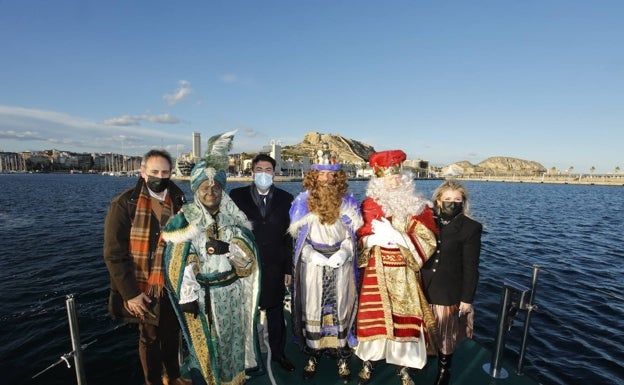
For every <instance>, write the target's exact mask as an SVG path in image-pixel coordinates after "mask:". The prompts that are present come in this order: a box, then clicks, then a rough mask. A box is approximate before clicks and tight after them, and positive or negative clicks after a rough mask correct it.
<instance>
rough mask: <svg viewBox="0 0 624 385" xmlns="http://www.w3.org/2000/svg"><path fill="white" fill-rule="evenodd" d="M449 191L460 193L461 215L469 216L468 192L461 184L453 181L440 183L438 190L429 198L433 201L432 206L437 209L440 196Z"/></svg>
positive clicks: (448, 180)
mask: <svg viewBox="0 0 624 385" xmlns="http://www.w3.org/2000/svg"><path fill="white" fill-rule="evenodd" d="M449 190H454V191H459V192H460V193H461V195H462V198H463V201H464V211H463V213H464V215H465V216H470V202H469V201H468V190H467V189H466V186H464V185H463V184H462V183H460V182H459V181H457V180H455V179H447V180H445V181H444V182H442V184H441V185H439V186H438V188H436V189H435V191H434V192H433V196H432V198H431V199H432V200H433V204H434V205H435V206H436V207H437V206H438V201H439V200H440V199H441V198H442V194H444V193H445V192H446V191H449Z"/></svg>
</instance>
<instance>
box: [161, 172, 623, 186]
mask: <svg viewBox="0 0 624 385" xmlns="http://www.w3.org/2000/svg"><path fill="white" fill-rule="evenodd" d="M172 179H173V180H179V181H188V180H189V179H190V177H188V176H176V177H173V178H172ZM368 179H369V178H349V181H358V180H368ZM415 179H416V180H446V179H457V180H459V181H471V182H499V183H536V184H570V185H587V186H624V175H609V176H606V175H603V176H587V175H578V176H576V175H575V176H561V175H557V176H543V177H541V176H509V175H505V176H455V177H446V178H444V177H440V178H415ZM227 181H228V182H252V181H253V178H252V177H249V176H230V177H228V178H227ZM301 181H303V178H301V177H289V176H276V177H275V182H301Z"/></svg>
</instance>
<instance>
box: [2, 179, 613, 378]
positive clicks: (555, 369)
mask: <svg viewBox="0 0 624 385" xmlns="http://www.w3.org/2000/svg"><path fill="white" fill-rule="evenodd" d="M135 182H136V180H135V179H134V178H115V177H108V176H101V175H0V191H2V193H1V195H0V293H1V298H2V299H1V300H0V374H1V376H2V380H1V382H2V383H7V384H33V385H34V384H72V383H75V374H74V369H73V368H72V369H67V368H66V367H65V365H64V364H62V365H59V366H57V367H55V368H54V369H52V370H50V371H48V372H46V373H45V374H43V375H42V376H40V377H38V378H37V379H34V380H30V377H31V376H33V375H34V374H35V373H37V372H39V371H40V370H42V369H44V368H46V367H47V366H48V365H50V364H52V363H53V362H55V361H56V360H58V358H59V357H60V356H61V355H62V354H64V353H66V352H69V351H71V341H70V339H69V332H68V330H69V329H68V323H67V314H66V309H65V296H66V295H67V294H70V293H75V294H76V295H77V305H78V306H77V307H78V319H79V325H80V332H81V337H82V342H83V343H88V342H91V341H93V340H94V339H97V341H96V342H95V343H93V344H92V345H90V346H89V347H88V349H87V350H86V351H85V352H84V361H85V365H86V368H85V369H86V373H87V380H88V382H89V384H104V383H108V384H110V383H119V384H133V385H134V384H140V383H141V381H142V375H141V374H140V371H139V362H138V355H137V353H136V345H137V334H136V330H135V329H134V328H133V327H132V326H125V325H121V326H120V325H119V324H117V323H114V322H112V321H110V320H109V318H108V315H107V313H106V301H107V295H108V273H107V270H106V267H105V265H104V262H103V260H102V227H103V221H104V216H105V213H106V208H107V206H108V203H109V201H110V200H111V199H112V198H113V197H114V196H115V195H117V194H118V193H120V192H121V191H123V190H124V189H126V188H128V187H131V186H133V185H134V183H135ZM439 183H440V182H439V181H418V182H417V185H418V189H419V190H420V191H422V192H423V193H424V194H425V195H426V196H427V197H430V196H431V192H432V191H433V189H434V188H435V187H436V186H437V185H438V184H439ZM466 184H467V186H468V188H469V190H470V192H471V198H472V206H473V216H474V217H475V218H476V219H477V220H479V221H481V222H482V223H483V224H484V229H485V231H484V235H483V253H482V258H481V281H480V285H479V289H478V294H477V299H476V303H475V307H476V309H477V313H476V316H477V318H476V333H475V338H476V339H477V340H478V341H480V342H482V343H484V344H485V345H486V346H490V347H491V346H492V345H493V341H494V338H495V332H496V316H497V314H498V309H499V302H500V298H501V291H502V286H501V285H502V282H503V279H504V278H509V279H512V280H514V281H516V282H518V283H522V284H525V285H527V286H528V285H530V281H531V274H532V266H533V264H537V265H539V266H540V268H541V269H540V274H539V282H538V287H537V297H536V300H535V303H536V304H537V305H538V306H539V310H538V311H537V312H535V313H534V314H533V316H532V319H531V321H532V322H531V330H530V332H531V337H530V338H529V343H528V350H527V352H526V360H525V372H526V373H527V374H529V375H531V376H532V377H534V378H536V379H537V380H538V381H539V382H541V383H542V384H547V385H549V384H555V385H562V384H584V383H591V384H613V383H624V349H623V346H624V334H623V333H622V330H624V300H623V299H622V296H623V292H622V282H624V251H622V250H623V242H622V234H624V219H623V218H624V190H623V188H622V187H621V186H620V187H612V186H572V185H541V184H522V183H517V184H516V183H514V184H511V183H496V182H467V183H466ZM238 185H240V184H235V183H231V184H230V185H228V189H229V188H231V187H235V186H238ZM365 185H366V182H351V184H350V186H351V191H352V192H353V193H354V194H355V195H356V197H358V198H359V199H361V198H363V192H364V188H365ZM280 186H281V187H283V188H285V189H287V190H289V191H291V192H292V193H295V194H296V193H298V192H299V191H300V186H301V184H300V183H282V184H280ZM182 187H183V188H184V189H185V191H186V192H187V193H188V187H187V184H186V183H184V184H182ZM523 320H524V313H523V312H521V313H520V314H519V316H518V317H517V318H516V321H515V322H514V324H513V327H512V329H511V332H510V334H509V336H508V338H507V341H508V342H507V349H506V351H505V360H509V361H511V362H516V361H515V360H517V352H518V349H519V339H520V335H521V333H522V326H523Z"/></svg>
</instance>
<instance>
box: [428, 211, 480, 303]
mask: <svg viewBox="0 0 624 385" xmlns="http://www.w3.org/2000/svg"><path fill="white" fill-rule="evenodd" d="M482 230H483V226H482V225H481V224H480V223H479V222H477V221H475V220H473V219H471V218H469V217H467V216H465V215H464V214H459V215H458V216H456V217H455V218H453V220H452V221H451V222H450V223H448V224H447V225H443V226H440V233H439V235H438V247H437V250H436V252H435V254H434V255H433V256H432V257H431V258H429V260H428V261H427V262H426V263H425V265H424V266H423V267H422V269H421V274H422V278H423V289H424V291H425V295H426V296H427V300H428V301H429V303H431V304H436V305H444V306H450V305H458V304H459V303H460V302H465V303H473V301H474V295H475V292H476V290H477V283H478V282H479V255H480V252H481V232H482Z"/></svg>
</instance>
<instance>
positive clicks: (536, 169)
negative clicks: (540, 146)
mask: <svg viewBox="0 0 624 385" xmlns="http://www.w3.org/2000/svg"><path fill="white" fill-rule="evenodd" d="M445 169H449V170H454V173H462V174H464V175H472V174H491V175H511V174H520V175H539V174H541V173H544V172H546V167H544V166H542V165H541V164H540V163H538V162H535V161H532V160H524V159H518V158H511V157H507V156H493V157H491V158H487V159H486V160H484V161H483V162H481V163H478V164H476V165H473V164H472V163H470V162H468V161H462V162H457V163H453V164H452V165H449V166H446V167H445Z"/></svg>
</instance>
